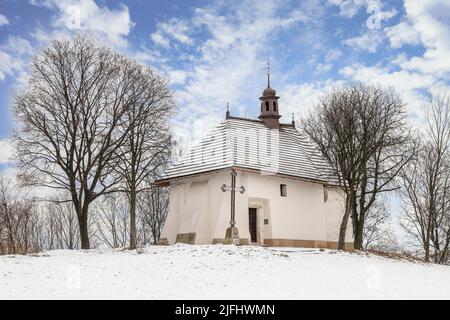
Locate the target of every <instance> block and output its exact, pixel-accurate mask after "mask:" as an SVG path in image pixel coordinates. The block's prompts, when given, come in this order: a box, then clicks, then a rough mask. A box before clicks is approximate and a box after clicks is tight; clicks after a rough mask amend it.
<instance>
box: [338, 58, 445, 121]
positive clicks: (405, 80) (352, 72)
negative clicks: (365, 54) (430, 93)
mask: <svg viewBox="0 0 450 320" xmlns="http://www.w3.org/2000/svg"><path fill="white" fill-rule="evenodd" d="M340 73H341V74H342V75H343V76H345V77H347V78H350V79H351V80H356V81H362V82H367V83H374V84H377V85H382V86H385V87H393V88H395V89H396V90H397V92H399V93H400V95H401V96H402V98H403V99H404V101H405V102H406V103H407V109H408V111H409V112H410V114H411V115H413V116H414V115H417V114H418V113H419V112H418V111H419V110H420V105H421V104H422V103H423V102H424V101H425V96H424V95H423V94H421V93H420V92H419V91H418V90H419V89H425V90H430V89H431V88H432V87H433V86H434V85H435V84H436V79H435V78H434V77H433V76H431V75H423V74H421V73H418V72H410V71H408V70H397V71H393V70H390V69H388V68H380V67H367V66H363V65H359V64H356V65H353V66H347V67H344V68H342V69H341V70H340Z"/></svg>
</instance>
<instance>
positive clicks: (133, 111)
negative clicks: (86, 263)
mask: <svg viewBox="0 0 450 320" xmlns="http://www.w3.org/2000/svg"><path fill="white" fill-rule="evenodd" d="M134 81H135V83H136V85H137V86H136V88H135V90H139V91H141V92H142V93H139V94H136V96H137V97H138V99H136V100H135V103H134V104H133V106H132V107H131V108H130V109H129V110H128V111H127V118H128V119H129V121H128V122H126V123H124V124H123V126H124V128H123V130H124V131H128V134H127V138H126V140H125V143H124V145H123V146H122V147H120V148H118V149H117V150H118V151H119V152H118V159H119V161H118V162H117V164H116V166H115V169H116V172H117V174H118V176H119V177H121V179H122V180H123V184H122V186H123V191H124V192H125V194H126V195H127V198H128V202H129V210H130V214H129V216H130V228H129V230H130V249H135V248H136V241H137V232H136V211H137V199H138V196H139V193H140V192H142V191H145V190H146V189H147V188H146V184H145V181H146V180H149V179H152V178H154V177H155V176H156V174H157V173H158V171H160V169H161V167H162V166H164V165H165V164H166V163H167V159H168V158H169V156H170V151H171V144H172V141H171V136H170V130H169V123H168V119H169V115H170V113H171V111H172V109H173V106H174V104H173V101H172V92H171V91H170V90H169V88H168V86H167V81H165V80H164V79H162V78H161V77H159V76H158V75H157V74H155V73H154V72H153V71H152V70H151V69H150V68H147V67H139V68H137V71H136V78H135V80H134Z"/></svg>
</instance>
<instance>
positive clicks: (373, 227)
mask: <svg viewBox="0 0 450 320" xmlns="http://www.w3.org/2000/svg"><path fill="white" fill-rule="evenodd" d="M384 200H385V199H383V198H381V199H377V201H375V203H374V204H373V205H372V207H371V208H370V210H369V211H368V212H367V215H366V222H365V224H364V237H363V238H364V242H363V248H364V249H365V250H367V249H377V250H383V251H392V250H397V249H398V247H399V246H398V241H397V237H396V236H395V233H394V230H393V225H392V223H391V221H390V214H389V210H388V207H387V205H386V203H385V201H384Z"/></svg>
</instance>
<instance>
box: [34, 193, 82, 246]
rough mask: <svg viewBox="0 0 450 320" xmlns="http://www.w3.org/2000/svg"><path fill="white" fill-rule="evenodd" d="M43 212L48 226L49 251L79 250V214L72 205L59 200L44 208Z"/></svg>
mask: <svg viewBox="0 0 450 320" xmlns="http://www.w3.org/2000/svg"><path fill="white" fill-rule="evenodd" d="M63 199H64V198H63ZM63 199H61V200H63ZM42 211H43V213H44V216H45V218H44V220H45V224H46V226H45V234H46V239H47V243H46V247H47V248H48V249H49V250H52V249H78V248H79V247H80V233H79V230H78V221H77V214H76V212H75V211H74V208H73V205H72V203H71V202H65V201H60V199H58V198H57V199H54V200H53V201H52V202H50V203H48V204H47V205H46V206H43V208H42Z"/></svg>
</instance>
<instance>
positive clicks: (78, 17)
mask: <svg viewBox="0 0 450 320" xmlns="http://www.w3.org/2000/svg"><path fill="white" fill-rule="evenodd" d="M32 3H33V4H35V5H42V6H46V7H49V8H52V9H56V10H57V11H58V13H57V15H56V17H55V18H54V20H53V25H54V27H56V28H63V29H66V30H69V31H75V32H77V31H88V32H91V33H94V34H95V35H97V36H98V37H99V38H100V39H104V40H105V42H108V43H109V44H111V45H113V46H116V47H125V46H127V45H128V41H127V39H126V37H127V36H128V34H129V33H130V31H131V29H132V28H133V26H134V23H133V22H132V21H131V18H130V13H129V11H128V7H127V6H125V5H121V6H120V8H119V9H109V8H108V7H107V6H99V5H97V4H96V2H95V1H94V0H80V1H75V0H46V1H44V2H39V3H37V2H36V1H32Z"/></svg>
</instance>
